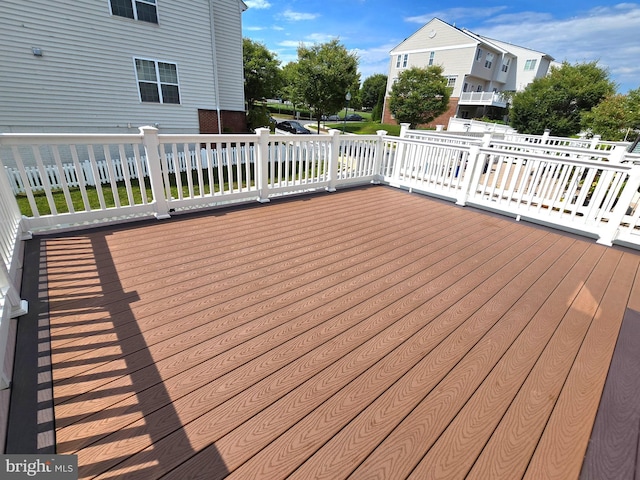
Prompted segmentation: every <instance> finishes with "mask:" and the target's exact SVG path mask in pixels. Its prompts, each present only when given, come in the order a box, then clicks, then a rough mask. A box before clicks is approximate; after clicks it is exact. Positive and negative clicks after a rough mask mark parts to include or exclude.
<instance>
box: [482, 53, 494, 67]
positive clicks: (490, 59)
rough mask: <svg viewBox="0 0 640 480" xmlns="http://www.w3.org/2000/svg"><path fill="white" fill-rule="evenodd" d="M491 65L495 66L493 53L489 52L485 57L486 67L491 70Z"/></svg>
mask: <svg viewBox="0 0 640 480" xmlns="http://www.w3.org/2000/svg"><path fill="white" fill-rule="evenodd" d="M491 65H493V53H491V52H487V56H486V57H485V60H484V67H485V68H491Z"/></svg>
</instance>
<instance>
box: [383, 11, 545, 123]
mask: <svg viewBox="0 0 640 480" xmlns="http://www.w3.org/2000/svg"><path fill="white" fill-rule="evenodd" d="M479 49H481V50H482V52H481V55H479V56H478V55H477V53H478V51H479ZM431 52H433V53H434V57H433V64H434V65H440V66H442V67H443V75H444V76H446V77H454V76H455V77H456V81H455V85H454V86H453V90H452V92H451V100H450V105H449V111H448V112H447V113H445V114H444V115H443V116H442V117H440V118H438V119H436V120H435V121H434V122H433V123H432V125H442V124H444V125H447V124H448V119H449V117H452V116H455V115H456V110H457V107H458V101H459V98H460V96H461V94H462V92H463V91H465V89H464V86H465V83H466V84H467V89H466V91H467V92H477V91H478V87H479V86H480V87H481V91H485V92H492V91H494V90H495V91H498V92H501V91H514V90H522V89H524V88H525V87H526V85H528V84H529V83H531V82H532V81H533V80H534V79H535V78H538V77H541V76H544V75H546V74H547V71H548V69H549V65H550V62H551V60H552V58H551V57H549V56H548V55H546V54H544V53H541V52H536V51H534V50H530V49H527V48H524V47H518V46H515V45H511V44H508V43H505V42H500V41H497V40H493V39H490V38H485V37H481V36H479V35H476V34H474V33H472V32H470V31H467V30H460V29H458V28H456V27H454V26H452V25H449V24H448V23H446V22H443V21H442V20H439V19H437V18H434V19H433V20H431V21H430V22H428V23H427V24H426V25H425V26H424V27H422V28H421V29H419V30H418V31H417V32H415V33H414V34H413V35H411V36H410V37H409V38H407V39H406V40H405V41H404V42H402V43H401V44H400V45H398V46H397V47H395V48H394V49H393V50H391V58H390V64H389V74H388V80H387V98H385V105H384V110H383V120H384V121H385V122H386V121H389V122H391V123H395V120H394V119H393V117H392V115H391V112H390V111H389V107H388V101H387V100H388V96H389V94H390V92H391V88H392V86H393V84H394V83H395V81H396V80H397V79H398V76H399V75H400V73H401V72H402V70H404V69H405V68H410V67H426V66H428V65H429V59H430V54H431ZM488 53H491V54H493V60H492V63H491V67H490V68H487V67H486V66H485V63H486V61H487V54H488ZM399 55H400V59H401V61H400V67H398V66H397V58H398V56H399ZM405 55H407V65H406V67H405V66H404V65H403V63H404V56H405ZM507 58H508V59H509V60H510V62H509V66H508V70H507V72H503V71H502V66H503V63H504V61H505V59H507ZM528 59H536V69H535V70H532V71H525V70H524V67H525V63H526V60H528ZM462 108H464V111H465V112H466V114H468V115H472V114H474V113H475V112H476V110H478V108H477V107H476V106H464V107H461V109H462ZM482 110H483V111H484V109H482ZM459 113H460V112H459Z"/></svg>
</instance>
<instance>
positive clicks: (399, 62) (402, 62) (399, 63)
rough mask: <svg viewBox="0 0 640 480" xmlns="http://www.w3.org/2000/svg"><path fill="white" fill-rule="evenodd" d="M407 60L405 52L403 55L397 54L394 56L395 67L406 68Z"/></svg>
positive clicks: (407, 55)
mask: <svg viewBox="0 0 640 480" xmlns="http://www.w3.org/2000/svg"><path fill="white" fill-rule="evenodd" d="M408 62H409V54H408V53H405V54H404V55H398V56H397V57H396V68H407V63H408Z"/></svg>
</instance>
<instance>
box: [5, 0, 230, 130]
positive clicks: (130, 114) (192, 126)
mask: <svg viewBox="0 0 640 480" xmlns="http://www.w3.org/2000/svg"><path fill="white" fill-rule="evenodd" d="M217 3H221V4H227V3H230V4H237V0H228V1H224V0H220V1H219V2H217ZM157 4H158V20H159V24H157V25H156V24H152V23H148V22H141V21H135V20H131V19H128V18H123V17H118V16H111V15H110V10H109V1H108V0H93V1H91V2H77V1H76V0H60V1H58V2H49V1H44V0H34V1H31V2H28V3H25V2H24V1H20V0H3V1H2V2H0V49H1V50H2V52H3V56H4V57H5V59H6V61H7V64H8V65H11V68H9V69H4V68H3V69H2V72H0V79H1V83H2V88H1V89H0V131H5V132H6V131H84V132H94V131H95V132H111V131H120V132H122V131H134V132H135V131H137V130H136V129H135V128H133V129H130V128H128V125H129V124H130V125H131V126H132V127H137V126H140V125H149V124H151V125H153V124H155V123H158V124H159V125H160V128H161V131H163V132H175V133H180V132H190V133H195V132H197V131H198V127H199V125H198V113H197V110H198V108H204V109H215V108H216V107H217V101H216V98H215V88H214V73H213V66H212V58H213V56H212V51H211V43H212V42H211V35H210V26H209V23H210V22H209V18H210V17H209V7H208V2H207V0H189V1H175V0H158V2H157ZM32 47H39V48H41V49H42V51H43V56H42V57H35V56H34V55H33V54H32V51H31V48H32ZM134 58H144V59H149V60H157V61H162V62H169V63H175V64H176V65H177V70H178V78H179V85H180V97H181V104H180V105H173V104H155V103H142V102H141V101H140V99H139V95H138V86H137V83H136V75H135V69H134V60H133V59H134ZM240 72H241V70H240ZM240 74H241V73H240ZM241 98H242V97H241ZM241 101H242V100H241ZM236 103H239V102H236Z"/></svg>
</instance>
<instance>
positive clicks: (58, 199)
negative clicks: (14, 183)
mask: <svg viewBox="0 0 640 480" xmlns="http://www.w3.org/2000/svg"><path fill="white" fill-rule="evenodd" d="M293 163H294V162H291V163H290V166H289V168H288V170H287V171H288V172H289V174H288V176H289V181H291V180H294V178H295V179H298V178H300V176H301V175H303V176H305V177H314V176H317V175H319V174H321V173H322V166H321V165H318V164H316V165H315V166H313V167H312V166H310V165H309V167H308V170H307V171H306V172H300V171H297V172H295V168H296V167H295V166H294V165H293ZM236 168H237V167H236V166H233V172H232V175H233V178H237V171H236ZM250 168H251V173H250V176H249V178H250V179H254V178H255V174H254V172H253V165H251V167H250ZM276 168H284V167H283V166H282V165H280V166H279V167H276ZM269 169H271V167H269ZM228 173H229V172H228V170H227V168H226V167H225V168H224V171H223V177H224V178H223V184H222V189H223V191H229V189H230V185H229V175H228ZM273 173H274V175H278V176H280V177H282V178H284V177H285V174H284V173H283V172H278V171H276V172H273ZM271 174H272V172H271V171H269V172H268V175H269V176H271ZM245 175H246V173H245V172H243V178H246V177H245ZM170 179H171V196H172V197H173V198H178V197H179V195H178V187H177V185H176V178H175V176H174V175H171V177H170ZM192 179H193V193H194V195H196V196H197V195H200V185H199V182H198V172H197V171H195V170H194V171H193V172H192ZM181 182H182V194H183V196H184V197H185V198H186V197H188V196H189V184H188V182H187V174H186V173H184V172H183V173H182V174H181ZM144 183H145V193H146V198H147V202H151V201H152V197H151V187H150V183H149V178H148V177H145V179H144ZM252 185H253V180H252ZM242 187H243V188H244V187H247V184H246V181H243V182H242ZM212 188H213V193H217V192H220V190H221V186H220V182H219V181H218V178H217V177H215V178H214V183H213V187H212V186H211V185H210V184H209V178H208V175H207V173H206V171H203V190H204V192H203V193H204V195H210V194H211V190H212ZM238 188H239V187H238V182H237V181H234V182H233V189H234V191H235V190H237V189H238ZM116 191H117V196H118V198H119V199H120V205H129V204H130V203H129V198H128V196H127V188H126V185H125V183H124V182H118V183H117V190H116ZM131 191H132V195H133V204H134V205H139V204H141V203H142V195H143V192H142V190H141V189H140V185H139V183H138V181H137V180H136V179H131ZM86 192H87V200H88V203H89V206H90V208H91V209H92V210H98V209H100V199H99V197H98V191H97V189H96V188H95V187H90V186H87V187H86ZM102 192H103V197H104V204H105V207H106V208H110V207H115V205H116V204H115V200H114V194H113V192H112V189H111V185H109V184H104V185H102ZM69 196H70V197H71V203H72V204H73V208H74V210H75V211H76V212H82V211H85V205H84V202H83V200H82V192H81V191H80V188H77V187H75V188H70V189H69ZM33 197H34V200H35V202H36V206H37V209H38V212H39V214H40V215H49V214H51V208H50V207H49V202H48V200H47V196H46V194H45V193H44V192H43V191H38V192H34V193H33ZM52 197H53V203H54V205H55V207H56V211H57V212H58V213H68V212H69V208H68V207H67V200H66V198H65V196H64V192H63V191H62V190H54V191H53V192H52ZM16 200H17V202H18V207H19V208H20V212H21V213H22V214H23V215H25V216H27V217H32V216H33V212H32V210H31V206H30V205H29V199H28V198H27V196H26V194H19V195H16Z"/></svg>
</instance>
